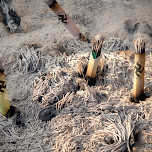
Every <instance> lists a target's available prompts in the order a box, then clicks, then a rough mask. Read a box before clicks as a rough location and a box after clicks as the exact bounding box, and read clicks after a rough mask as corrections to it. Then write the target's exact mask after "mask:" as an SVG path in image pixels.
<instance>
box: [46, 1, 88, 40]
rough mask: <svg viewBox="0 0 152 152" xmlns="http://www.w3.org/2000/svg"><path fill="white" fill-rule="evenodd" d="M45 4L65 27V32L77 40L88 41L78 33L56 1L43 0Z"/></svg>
mask: <svg viewBox="0 0 152 152" xmlns="http://www.w3.org/2000/svg"><path fill="white" fill-rule="evenodd" d="M45 3H46V4H47V5H48V6H49V7H50V9H51V10H52V11H53V12H54V13H55V15H57V16H58V19H59V20H60V21H61V22H62V23H63V24H64V25H65V27H66V28H67V30H69V32H70V33H71V34H72V35H73V36H74V37H76V38H79V39H80V40H82V41H87V42H88V39H87V38H85V37H84V36H83V34H82V33H81V32H80V31H79V29H78V28H77V26H76V25H75V24H74V23H73V21H72V20H71V19H70V17H69V16H68V15H67V14H66V13H65V11H64V10H63V9H62V8H61V6H60V5H59V4H58V3H57V1H56V0H45Z"/></svg>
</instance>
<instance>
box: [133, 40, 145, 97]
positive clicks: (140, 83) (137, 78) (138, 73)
mask: <svg viewBox="0 0 152 152" xmlns="http://www.w3.org/2000/svg"><path fill="white" fill-rule="evenodd" d="M134 45H135V65H134V82H133V97H134V98H135V99H139V98H140V97H141V96H142V95H143V93H144V73H145V41H144V40H143V39H137V40H134Z"/></svg>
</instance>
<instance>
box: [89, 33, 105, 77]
mask: <svg viewBox="0 0 152 152" xmlns="http://www.w3.org/2000/svg"><path fill="white" fill-rule="evenodd" d="M103 41H104V39H103V37H101V36H100V35H97V36H96V37H95V38H94V37H93V38H92V51H91V54H90V59H89V64H88V68H87V76H88V77H90V78H91V79H94V78H95V76H96V71H97V67H98V63H99V60H100V57H101V56H100V54H101V48H102V45H103Z"/></svg>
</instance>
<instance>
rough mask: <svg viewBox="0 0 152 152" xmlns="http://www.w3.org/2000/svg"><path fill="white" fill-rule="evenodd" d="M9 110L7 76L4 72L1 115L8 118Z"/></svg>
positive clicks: (0, 90) (0, 77)
mask: <svg viewBox="0 0 152 152" xmlns="http://www.w3.org/2000/svg"><path fill="white" fill-rule="evenodd" d="M9 109H10V103H9V100H8V97H7V89H6V84H5V74H4V72H2V73H0V113H1V114H2V115H4V116H6V114H7V113H8V110H9Z"/></svg>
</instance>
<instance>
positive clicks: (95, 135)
mask: <svg viewBox="0 0 152 152" xmlns="http://www.w3.org/2000/svg"><path fill="white" fill-rule="evenodd" d="M108 42H109V43H108ZM117 43H118V44H119V43H120V42H119V40H118V39H113V43H112V39H106V40H105V44H108V45H105V49H103V51H102V54H103V56H102V58H103V62H104V65H105V67H104V72H103V74H101V73H100V66H99V68H98V71H97V82H96V85H95V86H92V87H90V86H88V85H87V84H86V82H85V80H84V79H83V78H80V77H79V76H78V68H77V66H76V65H77V64H78V61H79V60H80V59H84V61H85V62H87V61H88V57H89V53H90V52H91V49H90V48H91V46H90V44H86V43H84V42H80V41H77V40H71V41H70V42H69V43H68V44H67V45H66V46H65V49H66V50H67V52H70V50H72V51H73V53H72V54H69V56H67V55H65V54H64V55H63V54H61V53H58V54H57V56H56V57H54V58H52V60H51V59H50V60H48V62H47V64H46V67H47V68H48V71H49V73H46V74H44V75H43V76H40V77H38V78H37V79H36V80H35V84H34V92H33V100H34V101H37V102H39V105H38V104H37V103H36V102H32V99H31V97H29V98H28V99H26V100H25V101H22V102H16V103H15V105H16V107H20V109H21V110H22V115H21V116H22V119H21V121H22V123H24V125H25V126H24V127H23V126H16V125H15V124H14V119H15V118H11V119H6V118H4V117H2V116H1V117H0V137H1V140H0V145H1V150H2V151H3V150H7V151H13V150H16V151H32V152H33V151H56V152H58V151H62V152H65V151H68V152H70V151H72V152H74V151H104V152H105V151H107V152H108V151H117V152H119V151H125V150H126V149H127V150H128V151H131V145H133V144H134V142H135V144H136V141H135V140H134V134H133V133H134V132H136V129H137V127H138V128H139V132H143V129H145V128H146V127H147V128H146V129H145V130H144V132H143V134H142V135H141V137H140V139H139V140H140V141H141V142H143V140H142V139H144V138H145V137H146V138H147V140H148V142H149V144H150V138H151V136H150V135H151V133H152V130H151V129H152V122H151V120H152V110H151V106H152V102H151V101H152V100H151V98H149V99H147V101H146V102H141V103H139V104H136V105H135V104H133V103H130V102H128V101H129V97H130V94H131V92H132V83H133V82H132V81H133V79H132V75H133V74H132V71H133V64H134V63H133V61H132V60H131V58H132V53H131V52H129V53H128V51H124V52H122V51H117V52H113V51H110V50H111V49H112V50H115V47H116V48H117V49H118V48H120V47H123V45H122V44H123V43H121V45H122V46H119V45H117ZM107 46H108V47H107ZM127 53H128V54H127ZM126 54H127V55H126ZM50 56H51V55H50ZM52 56H53V54H52ZM151 57H152V56H151V54H150V53H149V52H147V55H146V77H145V87H147V89H149V90H150V89H151V87H150V86H152V85H151V76H152V73H151V70H150V66H151V64H152V63H151V62H152V60H151ZM106 65H107V66H106ZM78 84H79V85H80V89H77V85H78ZM39 96H43V98H42V102H40V101H39V100H38V98H39ZM46 107H47V108H48V110H50V109H49V108H51V107H55V108H56V117H54V118H52V119H51V120H50V121H48V122H46V123H45V122H43V121H40V120H39V118H38V114H39V112H40V111H41V110H42V109H46ZM141 150H142V149H141Z"/></svg>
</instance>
